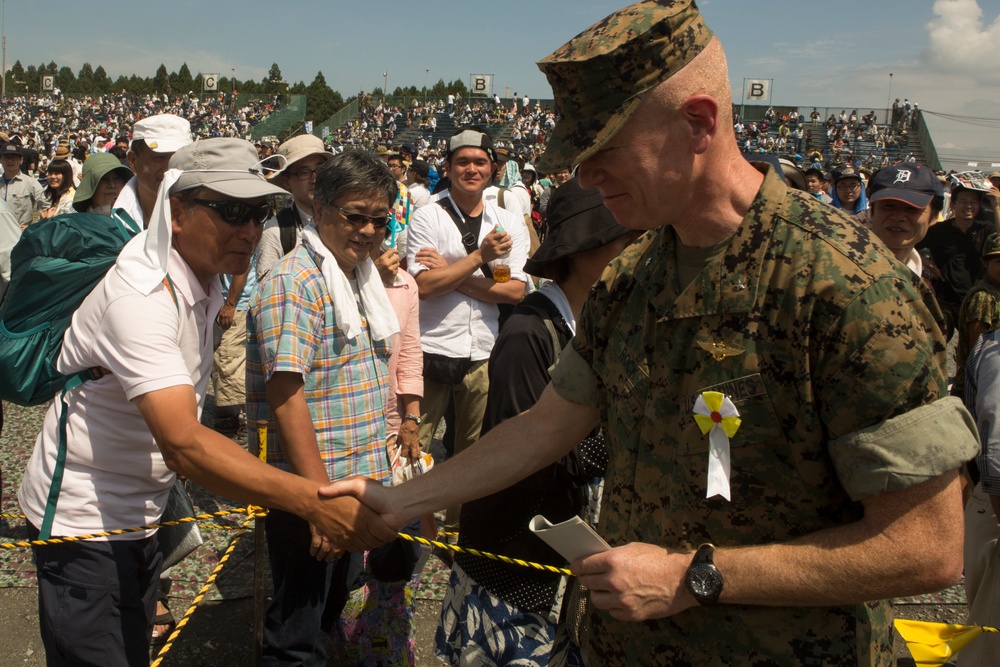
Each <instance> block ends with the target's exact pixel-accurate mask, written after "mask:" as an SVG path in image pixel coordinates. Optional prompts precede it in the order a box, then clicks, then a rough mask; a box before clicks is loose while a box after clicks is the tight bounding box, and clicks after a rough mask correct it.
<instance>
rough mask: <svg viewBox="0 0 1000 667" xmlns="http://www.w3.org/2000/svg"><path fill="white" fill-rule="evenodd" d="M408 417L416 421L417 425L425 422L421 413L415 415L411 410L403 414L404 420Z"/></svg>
mask: <svg viewBox="0 0 1000 667" xmlns="http://www.w3.org/2000/svg"><path fill="white" fill-rule="evenodd" d="M407 419H409V420H410V421H412V422H415V423H416V424H417V426H420V425H421V424H423V423H424V420H423V419H421V418H420V415H413V414H410V413H409V412H407V413H406V414H405V415H403V420H404V421H405V420H407Z"/></svg>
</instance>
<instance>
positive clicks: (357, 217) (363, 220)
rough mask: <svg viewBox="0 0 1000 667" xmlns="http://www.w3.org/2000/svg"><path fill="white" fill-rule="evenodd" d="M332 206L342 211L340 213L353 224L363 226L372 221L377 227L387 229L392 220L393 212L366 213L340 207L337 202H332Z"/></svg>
mask: <svg viewBox="0 0 1000 667" xmlns="http://www.w3.org/2000/svg"><path fill="white" fill-rule="evenodd" d="M330 206H332V207H333V208H335V209H337V210H338V211H340V214H341V215H342V216H344V217H345V218H347V221H348V222H349V223H351V224H352V225H358V226H362V227H363V226H364V225H367V224H368V223H369V222H370V223H372V225H373V226H374V227H375V229H385V228H386V227H387V226H388V225H389V223H390V222H391V221H392V214H391V213H389V214H387V215H365V214H364V213H358V212H357V211H348V210H347V209H344V208H340V207H339V206H337V205H336V204H330Z"/></svg>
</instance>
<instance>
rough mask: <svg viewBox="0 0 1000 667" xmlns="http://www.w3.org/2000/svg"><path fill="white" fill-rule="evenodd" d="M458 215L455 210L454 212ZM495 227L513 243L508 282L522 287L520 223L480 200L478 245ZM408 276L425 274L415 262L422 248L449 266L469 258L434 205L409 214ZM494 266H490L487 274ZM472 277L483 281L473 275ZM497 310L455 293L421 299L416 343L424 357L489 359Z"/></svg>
mask: <svg viewBox="0 0 1000 667" xmlns="http://www.w3.org/2000/svg"><path fill="white" fill-rule="evenodd" d="M441 194H442V195H443V196H442V197H441V199H442V201H443V200H444V199H448V200H449V201H450V200H451V198H450V197H449V196H448V191H447V190H445V191H444V192H443V193H441ZM456 210H457V207H456ZM497 224H500V225H502V226H503V228H504V230H505V231H506V232H507V233H508V234H510V235H511V238H512V239H513V241H514V245H513V248H511V251H510V258H509V265H510V279H511V280H520V281H521V282H524V283H527V282H528V276H527V275H526V274H525V273H524V263H525V262H526V261H527V260H528V234H527V230H526V229H525V227H524V221H523V220H519V219H518V218H517V216H516V215H514V214H513V213H511V212H510V211H505V210H503V209H502V208H499V207H498V206H497V205H496V201H495V200H494V201H489V200H488V199H486V198H484V199H483V222H482V225H481V226H480V228H479V239H478V241H477V242H476V244H477V245H481V244H482V242H483V239H485V238H486V235H487V234H489V233H491V232H492V231H493V227H494V226H495V225H497ZM407 231H408V234H409V236H408V238H407V242H406V261H407V271H409V272H410V274H411V275H413V276H414V277H416V276H417V275H418V274H420V273H421V272H423V271H426V270H427V267H426V266H423V265H422V264H420V263H418V262H417V260H416V255H417V251H419V250H420V249H421V248H434V249H435V250H437V251H438V252H439V253H440V254H441V256H443V257H444V258H445V260H446V261H447V262H448V263H449V264H453V263H454V262H456V261H458V260H460V259H462V258H463V257H465V256H466V255H467V254H468V253H467V252H466V251H465V246H464V245H462V235H461V234H460V233H459V231H458V228H457V227H456V226H455V221H454V220H453V219H452V217H451V216H450V215H448V213H447V212H445V211H444V209H442V208H441V207H440V206H437V205H436V204H428V205H427V206H424V207H422V208H420V209H418V210H417V212H416V213H414V214H413V219H412V220H411V221H410V225H409V227H408V228H407ZM493 264H495V262H490V263H489V266H490V269H492V268H493ZM473 275H474V276H482V272H481V271H479V270H476V272H475V273H474V274H473ZM499 318H500V311H499V309H498V308H497V305H496V304H495V303H488V302H486V301H480V300H478V299H474V298H472V297H470V296H466V295H464V294H462V293H461V292H458V291H457V290H452V291H451V292H447V293H445V294H440V295H438V296H434V297H430V298H427V299H421V300H420V343H421V347H422V348H423V350H424V352H430V353H432V354H442V355H445V356H447V357H451V358H453V359H472V360H473V361H481V360H483V359H489V357H490V352H491V351H492V350H493V344H494V343H496V339H497V333H498V331H499Z"/></svg>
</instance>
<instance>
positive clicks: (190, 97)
mask: <svg viewBox="0 0 1000 667" xmlns="http://www.w3.org/2000/svg"><path fill="white" fill-rule="evenodd" d="M236 99H238V97H237V98H236ZM281 104H282V99H281V98H280V97H274V98H271V99H266V100H251V101H247V102H240V103H234V97H233V95H232V94H219V95H217V96H207V97H206V96H202V95H199V94H197V93H194V92H188V93H186V94H184V95H175V96H168V95H127V94H124V93H122V94H117V95H100V96H96V97H90V96H85V97H67V96H65V95H63V94H61V93H59V92H58V91H54V92H53V94H52V95H30V96H20V97H12V98H8V99H7V100H6V101H5V103H4V104H3V106H2V108H0V127H2V128H3V129H4V133H5V134H7V137H5V138H3V140H4V141H6V140H7V139H12V140H15V142H16V141H20V143H21V145H22V146H23V147H25V148H26V149H28V151H26V155H25V157H26V158H29V159H26V160H25V164H24V165H23V167H24V170H25V173H27V174H30V175H41V174H44V173H45V169H46V166H47V164H48V161H49V160H50V159H51V158H52V157H53V156H54V155H55V152H56V150H57V149H58V146H59V144H60V143H67V142H68V143H69V146H70V150H71V151H72V152H73V153H74V155H75V157H76V159H77V160H78V161H80V162H82V161H83V158H84V157H85V156H86V155H88V154H90V153H101V152H106V151H111V150H113V148H114V146H115V143H116V140H117V139H118V138H119V137H125V138H126V139H125V144H126V145H127V143H128V140H127V137H128V135H129V133H130V132H131V128H132V126H133V125H134V124H135V122H136V121H137V120H140V119H142V118H146V117H148V116H152V115H156V114H160V113H172V114H176V115H178V116H181V117H183V118H186V119H187V120H188V121H189V122H190V123H191V129H192V132H193V133H194V135H195V136H196V137H201V138H208V137H242V138H249V135H250V132H251V130H252V128H253V127H254V126H255V125H257V124H258V123H260V122H262V121H263V120H264V119H266V118H267V117H268V115H270V114H271V113H273V112H274V111H275V110H276V109H278V108H280V106H281ZM34 152H37V154H38V155H37V159H31V157H32V155H33V153H34ZM120 157H124V154H122V155H121V156H120Z"/></svg>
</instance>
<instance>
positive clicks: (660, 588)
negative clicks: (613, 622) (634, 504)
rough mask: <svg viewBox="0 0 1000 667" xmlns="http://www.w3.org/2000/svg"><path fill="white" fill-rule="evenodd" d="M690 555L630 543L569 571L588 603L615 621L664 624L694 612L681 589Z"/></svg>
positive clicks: (576, 564)
mask: <svg viewBox="0 0 1000 667" xmlns="http://www.w3.org/2000/svg"><path fill="white" fill-rule="evenodd" d="M693 557H694V554H693V553H690V552H681V551H675V550H673V549H665V548H663V547H659V546H655V545H652V544H643V543H641V542H632V543H630V544H626V545H625V546H622V547H617V548H615V549H611V550H609V551H605V552H603V553H599V554H594V555H593V556H587V557H586V558H580V559H578V560H576V561H574V562H573V564H572V565H571V566H570V567H571V569H572V570H573V573H574V574H576V575H577V576H579V577H580V583H581V584H583V585H584V586H586V587H587V588H589V589H590V600H591V602H593V603H594V606H595V607H597V608H598V609H604V610H606V611H607V612H609V613H610V614H611V616H612V617H614V618H617V619H618V620H621V621H644V620H647V619H651V618H666V617H668V616H673V615H674V614H677V613H680V612H682V611H684V610H685V609H688V608H690V607H694V606H697V604H698V603H697V601H696V600H695V599H694V597H692V596H691V593H690V592H689V591H688V590H687V588H686V587H685V586H684V576H685V575H686V574H687V570H688V567H689V566H690V565H691V560H692V559H693Z"/></svg>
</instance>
